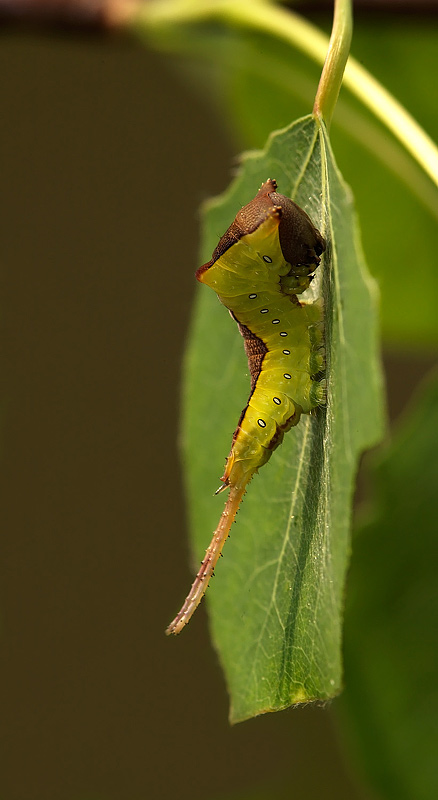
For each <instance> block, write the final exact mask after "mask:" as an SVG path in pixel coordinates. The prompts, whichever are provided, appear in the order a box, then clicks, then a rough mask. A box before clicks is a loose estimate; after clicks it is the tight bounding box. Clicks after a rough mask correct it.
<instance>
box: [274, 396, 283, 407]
mask: <svg viewBox="0 0 438 800" xmlns="http://www.w3.org/2000/svg"><path fill="white" fill-rule="evenodd" d="M272 399H273V401H274V403H276V404H277V406H279V405H280V404H281V400H280V398H279V397H273V398H272Z"/></svg>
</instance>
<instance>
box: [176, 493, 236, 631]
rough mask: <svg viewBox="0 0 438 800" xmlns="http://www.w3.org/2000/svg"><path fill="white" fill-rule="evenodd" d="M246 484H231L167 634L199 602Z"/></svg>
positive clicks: (184, 620) (186, 618) (178, 628)
mask: <svg viewBox="0 0 438 800" xmlns="http://www.w3.org/2000/svg"><path fill="white" fill-rule="evenodd" d="M246 486H247V481H245V483H244V484H243V485H242V484H238V485H237V486H231V488H230V493H229V495H228V499H227V502H226V503H225V508H224V510H223V512H222V515H221V518H220V520H219V524H218V526H217V528H216V530H215V532H214V534H213V538H212V540H211V542H210V545H209V547H208V549H207V551H206V553H205V558H204V560H203V562H202V564H201V566H200V569H199V572H198V574H197V576H196V578H195V580H194V581H193V584H192V588H191V589H190V592H189V593H188V595H187V597H186V599H185V601H184V605H183V606H182V608H181V610H180V611H179V612H178V614H177V615H176V617H175V619H174V620H173V621H172V622H171V623H170V625H169V627H168V628H166V634H167V635H169V634H171V633H180V631H181V630H182V629H183V628H184V625H187V623H188V621H189V619H190V617H191V616H192V614H193V613H194V611H195V610H196V608H197V607H198V605H199V603H200V602H201V600H202V598H203V596H204V594H205V591H206V589H207V586H208V584H209V581H210V578H211V576H212V574H213V571H214V568H215V566H216V564H217V561H218V558H219V556H220V554H221V552H222V548H223V546H224V544H225V541H226V539H227V537H228V534H229V532H230V528H231V525H232V524H233V522H234V518H235V516H236V513H237V510H238V508H239V505H240V501H241V500H242V497H243V495H244V493H245V488H246Z"/></svg>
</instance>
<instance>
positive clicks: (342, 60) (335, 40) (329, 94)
mask: <svg viewBox="0 0 438 800" xmlns="http://www.w3.org/2000/svg"><path fill="white" fill-rule="evenodd" d="M352 32H353V20H352V14H351V0H335V11H334V16H333V28H332V34H331V36H330V42H329V47H328V52H327V56H326V59H325V61H324V66H323V68H322V74H321V78H320V81H319V86H318V91H317V93H316V97H315V104H314V106H313V113H314V114H315V115H316V116H321V117H324V120H325V123H326V125H327V127H329V126H330V122H331V118H332V116H333V111H334V110H335V106H336V101H337V99H338V95H339V91H340V88H341V84H342V78H343V75H344V70H345V65H346V63H347V59H348V56H349V53H350V45H351V35H352Z"/></svg>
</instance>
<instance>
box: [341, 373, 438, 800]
mask: <svg viewBox="0 0 438 800" xmlns="http://www.w3.org/2000/svg"><path fill="white" fill-rule="evenodd" d="M369 462H371V463H370V472H371V478H372V485H373V489H374V492H373V494H374V501H373V503H372V504H371V505H370V506H369V507H368V508H367V510H366V514H365V519H364V520H363V521H362V523H361V524H360V525H358V527H357V532H356V535H355V537H354V540H353V544H354V547H353V559H352V564H351V570H350V575H349V581H348V593H347V606H346V616H345V648H344V649H345V676H346V677H345V684H346V685H345V691H344V694H343V696H342V698H341V699H340V701H338V703H339V706H340V710H341V711H342V716H343V718H344V723H345V725H346V730H347V731H348V732H349V733H350V734H353V739H354V740H355V742H356V747H357V748H358V749H359V750H360V753H361V758H362V760H363V762H364V764H365V768H366V773H367V776H368V779H370V780H371V781H372V783H373V784H374V786H375V787H376V788H377V789H378V790H379V791H380V792H381V793H382V795H383V797H385V798H390V800H396V799H397V800H413V798H415V800H434V798H436V797H437V795H438V767H437V757H436V754H437V752H438V724H437V720H438V693H437V689H436V686H437V683H438V637H437V630H438V591H437V568H436V565H437V563H438V536H437V530H438V526H437V514H436V494H437V487H438V375H437V374H436V373H435V374H434V376H433V378H432V379H431V380H430V382H429V383H428V384H427V385H426V386H425V387H424V390H423V392H422V393H421V395H420V397H419V398H418V402H417V403H415V404H414V412H413V413H412V414H411V413H406V414H405V417H404V420H403V422H402V424H401V425H400V426H399V429H398V432H397V434H396V435H395V436H394V440H393V442H392V444H390V445H389V446H388V447H386V448H385V449H384V450H383V451H382V453H381V454H379V455H378V456H377V457H376V456H375V457H374V458H369ZM351 738H352V737H351V735H350V736H349V739H350V747H351Z"/></svg>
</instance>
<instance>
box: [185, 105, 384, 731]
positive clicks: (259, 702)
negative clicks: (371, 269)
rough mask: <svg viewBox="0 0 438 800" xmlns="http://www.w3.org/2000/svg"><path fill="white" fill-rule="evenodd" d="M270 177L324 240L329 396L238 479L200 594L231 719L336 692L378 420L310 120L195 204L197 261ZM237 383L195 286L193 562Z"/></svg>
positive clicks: (373, 357) (233, 360)
mask: <svg viewBox="0 0 438 800" xmlns="http://www.w3.org/2000/svg"><path fill="white" fill-rule="evenodd" d="M269 177H272V178H275V179H276V180H277V181H278V186H279V191H280V192H281V193H283V194H286V195H289V196H290V197H292V198H293V199H294V200H295V201H296V202H298V204H299V205H301V206H302V207H304V208H305V210H306V211H307V212H308V213H309V215H310V217H311V218H312V220H313V221H314V223H315V224H316V225H317V227H319V229H320V230H321V231H322V232H323V234H324V235H325V236H326V238H327V239H328V242H329V246H328V250H327V253H326V257H325V259H324V267H321V268H320V269H319V270H318V272H319V273H320V276H323V279H322V286H323V293H324V297H325V307H326V348H327V377H328V402H327V409H326V410H325V409H320V410H319V411H318V413H316V414H315V415H314V416H312V417H302V420H301V421H300V423H299V425H298V426H297V427H296V428H295V429H292V431H290V432H289V433H288V434H287V435H286V436H285V440H284V443H283V445H282V446H281V448H279V450H277V451H276V452H275V453H274V455H273V457H272V459H271V460H270V462H269V463H268V464H267V465H266V466H265V467H263V469H262V470H261V472H260V475H258V476H256V477H255V478H254V480H253V481H252V483H251V484H250V486H249V490H248V493H247V495H246V497H245V499H244V502H243V504H242V507H241V510H240V511H239V514H238V519H237V524H236V525H235V526H234V528H233V531H232V536H231V538H230V540H229V541H228V542H227V544H226V547H225V550H224V558H223V559H221V561H220V563H219V565H218V568H217V570H216V577H215V580H214V581H213V582H212V586H211V588H209V590H208V592H207V598H208V605H209V609H210V615H211V623H212V634H213V639H214V642H215V644H216V647H217V650H218V652H219V655H220V659H221V662H222V665H223V668H224V670H225V674H226V678H227V683H228V687H229V691H230V695H231V720H232V721H239V720H243V719H245V718H247V717H251V716H253V715H255V714H260V713H263V712H266V711H274V710H277V709H281V708H285V707H286V706H289V705H290V704H293V703H301V702H307V701H309V700H315V699H321V698H322V699H325V698H329V697H332V696H333V695H335V694H336V693H337V692H338V691H339V689H340V686H341V674H342V669H341V658H340V642H341V618H342V598H343V588H344V576H345V569H346V566H347V559H348V552H349V523H350V505H351V497H352V492H353V484H354V477H355V473H356V465H357V458H358V455H359V453H360V452H361V451H362V450H363V449H364V448H365V447H367V446H369V445H370V444H372V443H374V442H376V441H377V440H378V438H379V436H380V434H381V428H382V401H381V394H380V390H381V378H380V369H379V362H378V355H377V323H376V293H375V287H374V284H373V283H372V281H371V280H370V278H369V276H368V274H367V273H366V270H365V267H364V264H363V259H362V254H361V250H360V246H359V244H358V234H357V231H356V228H355V218H354V211H353V207H352V200H351V194H350V191H349V190H348V188H347V187H346V186H345V185H344V184H343V181H342V178H341V177H340V175H339V173H338V171H337V168H336V165H335V163H334V160H333V156H332V153H331V150H330V146H329V142H328V139H327V135H326V132H325V130H324V128H321V127H320V126H319V124H318V122H317V121H316V120H315V119H314V118H313V117H305V118H303V119H302V120H299V121H298V122H296V123H294V124H293V125H291V126H290V127H288V128H286V129H285V130H283V131H279V132H277V133H274V134H272V136H271V137H270V139H269V141H268V144H267V146H266V149H265V150H264V151H261V152H253V153H250V154H247V155H246V156H245V158H244V161H243V166H242V168H241V170H240V172H239V175H238V177H237V178H236V179H235V180H234V181H233V183H232V185H231V187H230V189H229V191H228V192H227V193H226V194H225V195H224V196H223V197H222V198H220V199H219V200H218V201H216V202H214V203H212V204H210V206H209V208H208V211H207V213H206V216H205V232H204V243H203V258H204V260H207V259H208V258H209V256H210V254H211V251H212V249H213V247H214V246H215V245H216V243H217V239H218V237H219V236H221V235H222V233H223V232H224V231H225V229H226V228H227V227H228V225H229V224H230V223H231V221H232V219H233V218H234V215H235V214H236V212H237V210H238V209H239V208H240V207H241V206H242V205H244V204H245V203H247V202H248V201H249V200H250V199H251V198H252V197H253V196H254V194H255V192H256V191H257V189H258V188H259V186H260V184H261V183H262V181H265V180H266V179H267V178H269ZM319 282H320V286H319V287H316V288H315V290H314V293H317V292H318V290H319V291H321V277H320V279H319ZM316 283H317V280H315V281H314V282H313V284H312V287H313V286H314V284H316ZM248 391H249V379H248V366H247V364H246V362H245V357H244V354H243V345H242V341H241V339H240V336H239V334H238V332H237V330H236V326H235V323H234V322H233V321H232V320H231V318H230V316H229V314H228V313H227V311H226V309H225V308H224V307H223V306H221V305H220V303H219V302H218V300H217V298H216V296H215V294H214V293H213V292H212V291H210V290H208V289H207V288H206V287H200V291H199V293H198V300H197V305H196V312H195V318H194V323H193V328H192V332H191V337H190V342H189V346H188V352H187V359H186V365H185V380H184V432H183V450H184V462H185V474H186V478H187V490H188V497H189V509H190V519H191V527H192V535H193V543H194V549H195V552H196V554H197V555H198V556H199V557H201V556H202V555H203V553H204V550H205V548H206V547H207V545H208V543H209V541H210V538H211V534H212V531H213V530H214V528H215V527H216V524H217V522H218V519H219V515H220V513H221V510H222V499H221V497H220V496H218V497H216V498H215V497H213V496H212V495H213V492H214V490H215V489H216V487H217V485H218V478H219V476H220V475H221V468H222V466H223V463H224V459H225V457H226V456H227V455H228V452H229V449H230V443H231V436H232V433H233V431H234V429H235V427H236V424H237V420H238V418H239V414H240V411H241V409H242V408H243V406H244V405H245V401H246V398H247V396H248Z"/></svg>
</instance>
